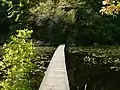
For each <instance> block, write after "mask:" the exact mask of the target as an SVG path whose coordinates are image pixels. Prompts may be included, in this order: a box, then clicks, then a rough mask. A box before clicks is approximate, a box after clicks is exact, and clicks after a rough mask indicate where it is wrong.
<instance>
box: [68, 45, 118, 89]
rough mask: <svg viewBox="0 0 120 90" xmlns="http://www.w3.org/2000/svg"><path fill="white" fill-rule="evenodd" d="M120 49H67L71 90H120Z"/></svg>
mask: <svg viewBox="0 0 120 90" xmlns="http://www.w3.org/2000/svg"><path fill="white" fill-rule="evenodd" d="M119 52H120V47H119V46H111V47H109V46H93V47H67V48H66V65H67V71H68V76H69V81H70V82H69V83H70V87H71V90H76V89H77V88H79V89H80V90H85V87H86V89H87V90H101V89H104V90H119V89H120V86H119V83H118V82H120V79H119V76H120V53H119Z"/></svg>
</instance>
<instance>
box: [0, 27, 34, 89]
mask: <svg viewBox="0 0 120 90" xmlns="http://www.w3.org/2000/svg"><path fill="white" fill-rule="evenodd" d="M17 32H18V34H17V35H15V36H11V37H10V41H9V42H8V43H7V44H4V47H3V52H4V53H3V58H4V59H3V63H2V68H7V70H6V74H7V75H6V76H4V78H5V79H4V80H3V81H2V83H1V86H2V88H1V90H32V89H31V86H30V82H31V81H30V78H29V73H30V72H32V70H33V67H34V64H32V62H31V60H32V59H33V58H34V57H35V47H34V44H33V43H32V41H30V40H29V39H28V38H31V34H32V30H27V29H25V30H17Z"/></svg>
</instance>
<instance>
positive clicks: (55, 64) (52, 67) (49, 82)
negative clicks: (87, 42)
mask: <svg viewBox="0 0 120 90" xmlns="http://www.w3.org/2000/svg"><path fill="white" fill-rule="evenodd" d="M64 48H65V45H60V46H59V47H58V48H57V50H56V51H55V53H54V55H53V57H52V59H51V62H50V64H49V66H48V69H47V71H46V73H45V76H44V78H43V81H42V83H41V86H40V88H39V90H70V88H69V82H68V77H67V71H66V64H65V55H64Z"/></svg>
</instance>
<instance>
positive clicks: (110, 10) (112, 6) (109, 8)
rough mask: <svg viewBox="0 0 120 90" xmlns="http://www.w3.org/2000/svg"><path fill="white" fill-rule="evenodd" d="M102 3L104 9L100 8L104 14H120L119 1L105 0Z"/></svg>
mask: <svg viewBox="0 0 120 90" xmlns="http://www.w3.org/2000/svg"><path fill="white" fill-rule="evenodd" d="M102 4H103V5H104V6H103V7H102V9H101V10H100V12H101V13H102V14H103V13H105V14H107V15H114V14H119V11H120V2H119V1H115V0H104V1H103V2H102Z"/></svg>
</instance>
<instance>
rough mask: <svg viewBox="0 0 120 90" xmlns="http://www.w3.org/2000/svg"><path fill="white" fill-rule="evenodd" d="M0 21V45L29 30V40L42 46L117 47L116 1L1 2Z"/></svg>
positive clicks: (117, 6)
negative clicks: (30, 35) (95, 45)
mask: <svg viewBox="0 0 120 90" xmlns="http://www.w3.org/2000/svg"><path fill="white" fill-rule="evenodd" d="M113 7H116V8H113ZM0 18H1V21H0V28H1V29H0V33H1V34H2V35H0V36H1V38H0V39H1V40H0V43H1V44H2V43H3V42H4V41H5V40H6V39H7V37H8V36H9V35H11V34H14V33H15V31H16V30H18V29H24V28H28V29H33V31H34V32H33V35H32V38H33V39H34V40H37V41H38V40H39V41H40V42H42V43H49V44H60V43H67V44H74V45H91V44H93V43H98V44H116V45H118V44H119V43H120V39H119V38H120V36H119V34H120V30H119V29H120V25H119V23H118V22H119V21H120V16H119V1H118V2H117V1H116V2H115V1H114V0H113V1H111V0H104V1H103V0H90V1H89V0H34V1H33V0H14V1H13V0H2V1H1V2H0Z"/></svg>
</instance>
